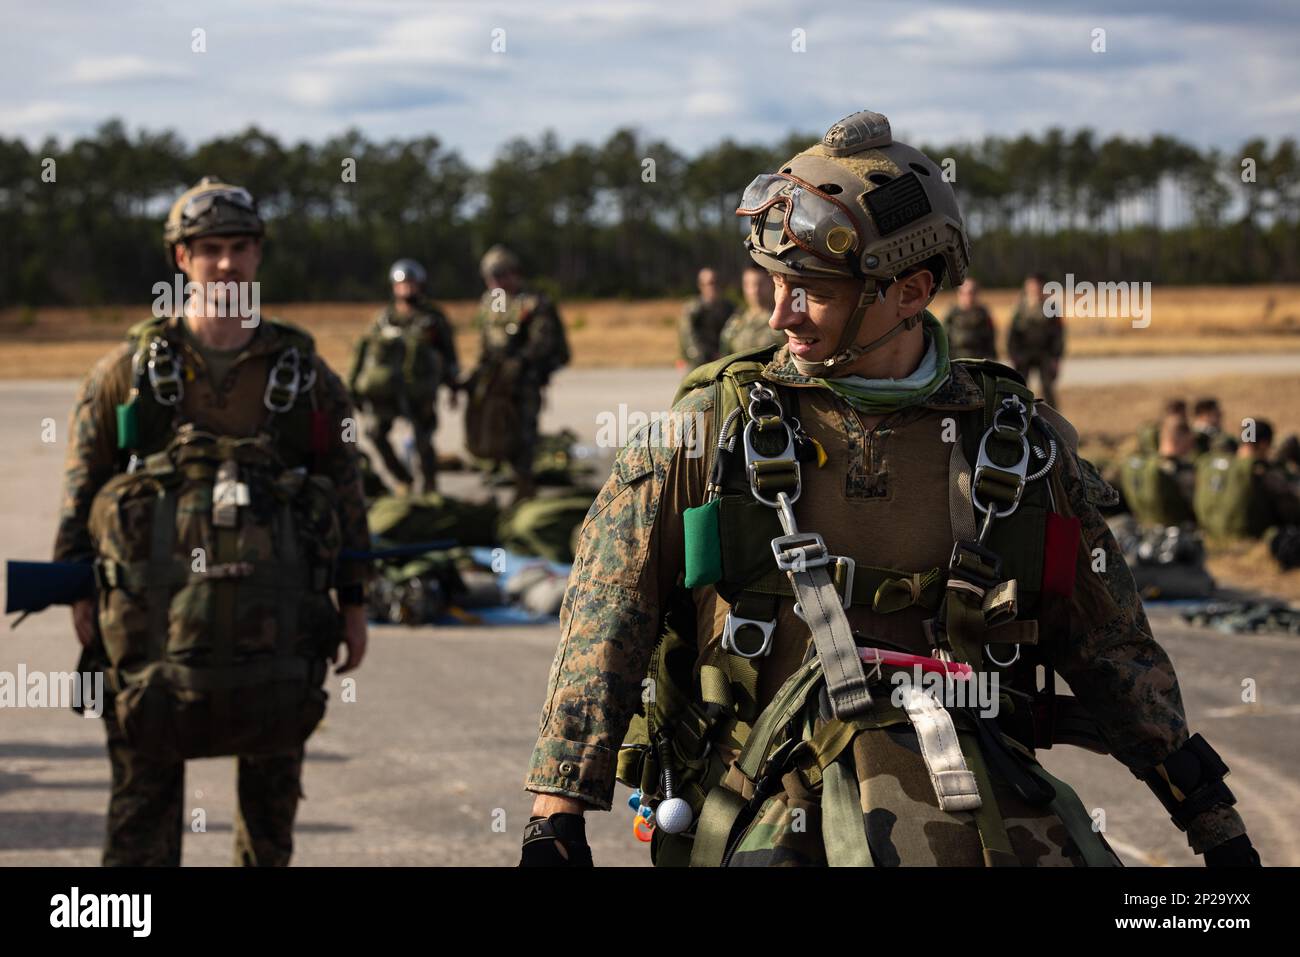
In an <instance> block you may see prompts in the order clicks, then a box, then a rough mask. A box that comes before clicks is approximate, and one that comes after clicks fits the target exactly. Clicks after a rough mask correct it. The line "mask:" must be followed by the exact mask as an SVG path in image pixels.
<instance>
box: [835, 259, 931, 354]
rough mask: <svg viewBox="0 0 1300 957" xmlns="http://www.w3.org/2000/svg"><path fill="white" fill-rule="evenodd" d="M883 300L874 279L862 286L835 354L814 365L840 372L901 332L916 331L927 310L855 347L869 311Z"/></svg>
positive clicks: (907, 318) (899, 322)
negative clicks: (874, 304)
mask: <svg viewBox="0 0 1300 957" xmlns="http://www.w3.org/2000/svg"><path fill="white" fill-rule="evenodd" d="M879 298H881V293H880V289H879V287H878V286H877V285H876V282H875V280H874V279H867V280H865V281H864V282H863V284H862V293H861V294H860V295H859V296H858V305H857V307H856V308H855V309H854V310H853V314H852V315H851V316H849V321H848V322H846V323H845V324H844V332H843V333H841V334H840V341H839V343H838V345H837V347H836V350H835V354H834V355H832V356H831V357H830V358H829V359H824V360H822V361H821V362H819V363H812V365H813V366H814V367H815V366H817V365H820V366H823V367H824V368H825V369H826V370H827V371H832V370H838V369H840V368H842V367H844V366H846V365H848V364H849V363H850V362H853V361H854V360H855V359H858V358H859V357H861V356H864V355H866V354H867V353H868V352H872V351H874V350H875V349H879V348H880V347H881V346H883V345H884V344H885V343H887V342H889V341H890V340H891V339H893V338H894V337H895V336H897V335H898V334H899V333H900V332H906V331H907V330H908V329H914V328H916V326H917V325H919V324H920V322H921V318H922V316H923V315H924V313H925V310H924V309H923V310H921V311H920V312H918V313H916V314H915V315H911V316H907V317H906V318H903V319H900V320H898V322H896V323H894V325H893V327H892V328H891V329H890V330H889V331H888V332H886V333H884V334H883V335H880V336H877V337H876V338H875V339H872V340H871V341H870V342H868V343H867V344H866V345H861V346H855V345H853V340H854V339H856V338H857V337H858V332H859V331H860V330H861V329H862V320H863V319H864V318H865V317H866V314H867V310H868V309H870V308H871V305H872V303H874V302H875V301H876V300H878V299H879Z"/></svg>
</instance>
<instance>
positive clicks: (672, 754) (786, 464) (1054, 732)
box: [619, 347, 1104, 864]
mask: <svg viewBox="0 0 1300 957" xmlns="http://www.w3.org/2000/svg"><path fill="white" fill-rule="evenodd" d="M774 351H775V349H774V348H771V347H770V348H768V349H765V350H762V351H761V352H758V353H750V354H742V355H740V356H732V357H728V358H727V359H724V360H720V361H719V362H717V363H713V364H711V365H708V366H704V367H701V368H700V369H698V370H696V372H695V373H692V375H691V376H689V377H688V378H687V380H686V381H685V382H684V383H683V386H682V389H681V391H680V392H679V398H680V397H681V395H683V394H685V392H687V391H689V390H691V389H693V388H703V387H707V388H711V389H712V390H713V393H712V394H713V398H714V421H715V422H717V423H718V426H717V435H716V437H714V441H713V448H714V458H713V460H712V463H711V469H710V478H709V482H708V485H707V489H706V496H707V501H706V502H705V504H703V505H702V506H699V507H696V508H692V509H688V510H687V511H686V513H685V515H684V523H685V537H686V543H687V544H686V548H687V554H686V572H685V586H686V588H685V589H681V590H679V592H678V593H677V594H676V595H675V597H674V600H673V602H672V603H671V606H670V608H669V611H668V625H669V628H668V631H667V633H666V634H665V636H664V638H663V640H662V641H661V643H660V645H659V646H658V648H657V649H656V652H655V654H654V656H653V658H652V662H651V670H650V678H651V684H650V687H652V688H653V689H654V694H653V697H651V698H650V699H648V700H647V701H646V707H645V709H644V711H645V713H644V715H638V716H637V718H635V719H634V721H633V725H632V728H631V731H630V733H629V736H628V739H627V740H626V741H625V744H624V747H623V749H622V751H621V752H620V759H619V771H620V774H619V777H620V779H621V780H623V781H624V783H626V784H628V785H629V786H632V787H634V788H638V789H640V791H641V792H642V794H643V795H645V796H646V798H645V803H647V804H651V803H654V802H655V801H656V800H658V801H659V802H660V805H661V806H662V805H663V804H665V803H666V802H669V801H673V800H674V799H676V801H677V802H679V803H677V804H676V805H674V806H673V808H672V813H670V814H669V815H668V818H669V819H671V822H672V823H671V824H669V825H668V826H664V824H663V823H661V825H660V826H659V827H658V828H656V830H655V841H656V845H657V846H656V853H657V854H660V853H662V854H663V856H664V857H665V858H667V859H668V862H669V863H685V857H683V855H685V856H687V857H689V858H690V861H691V863H713V864H716V863H721V862H722V861H723V860H725V859H726V857H727V855H728V853H729V851H728V849H729V848H734V846H735V845H734V842H733V841H732V838H733V837H737V836H738V834H739V831H738V827H739V825H738V822H739V821H741V820H742V819H744V818H745V817H746V815H748V816H749V818H751V819H752V817H753V815H754V814H756V813H757V811H758V809H759V807H760V806H761V804H762V801H763V799H764V798H766V797H769V796H770V795H771V794H772V788H774V787H777V786H778V782H779V781H780V778H781V776H782V775H783V774H785V773H787V772H788V771H790V770H791V768H792V767H793V765H792V764H791V763H790V762H791V760H792V758H791V756H792V755H794V754H796V753H799V754H801V755H802V756H803V758H807V757H808V755H809V753H810V752H809V749H810V748H811V749H812V752H817V753H819V754H820V759H819V760H822V761H823V762H824V763H827V764H829V763H833V762H834V761H835V760H837V759H838V757H839V756H840V755H841V754H842V753H843V752H844V748H845V747H846V746H847V745H848V744H849V743H850V742H851V741H852V739H853V737H854V736H855V734H856V733H857V732H858V731H862V730H866V729H867V728H868V727H871V728H879V727H883V726H885V725H886V724H889V723H892V722H894V721H895V720H899V721H911V722H912V724H913V725H914V726H915V727H916V728H917V731H918V734H922V729H923V728H928V729H931V731H932V732H933V734H932V737H934V739H935V740H940V739H942V740H943V741H944V742H945V744H944V746H942V747H938V746H936V751H935V753H934V754H931V755H927V765H928V766H929V767H930V769H931V780H932V782H933V783H934V784H935V787H936V793H937V794H938V795H939V800H940V805H941V807H946V806H951V807H953V808H956V809H961V808H962V807H963V804H965V805H966V806H969V807H975V806H978V804H979V802H980V798H979V791H978V790H976V789H974V782H975V780H976V777H978V776H979V774H982V773H984V771H981V770H980V769H981V768H982V767H983V756H982V755H983V753H984V751H987V750H990V749H992V750H993V751H994V752H995V756H996V758H997V760H998V761H999V764H1000V768H999V770H1002V771H1004V772H1005V776H1006V777H1009V778H1011V779H1013V780H1014V781H1015V782H1017V784H1018V785H1019V786H1020V787H1022V788H1023V790H1024V791H1025V793H1027V794H1030V795H1032V796H1035V797H1037V798H1044V800H1047V801H1050V800H1055V795H1056V792H1054V791H1053V792H1052V797H1050V798H1047V797H1046V794H1047V792H1048V791H1051V790H1052V789H1051V786H1050V785H1046V786H1045V785H1044V783H1043V780H1044V779H1043V778H1042V777H1041V776H1038V775H1036V773H1030V772H1027V771H1025V770H1024V768H1023V767H1022V763H1021V762H1018V761H1017V760H1014V759H1012V758H1011V757H1009V754H1008V748H1007V747H1006V746H1005V744H1004V741H1003V738H1004V735H1003V731H1002V729H1001V728H998V729H996V730H991V729H989V728H984V729H983V730H984V733H985V735H986V736H987V737H988V738H989V740H990V741H991V742H993V744H990V745H989V747H987V748H984V749H977V750H976V752H975V753H974V754H971V753H968V752H969V751H970V749H969V748H968V747H962V748H957V744H958V742H959V737H958V736H957V735H956V733H955V731H954V724H953V719H952V717H951V716H950V715H949V713H948V712H947V711H946V710H945V709H943V708H937V709H930V708H929V707H928V705H927V704H926V702H924V701H921V700H919V699H917V700H916V701H915V702H914V704H915V709H913V708H905V709H902V710H898V709H891V708H890V707H888V702H887V701H882V700H881V699H880V698H879V697H875V696H873V694H872V688H873V687H874V686H875V685H874V684H873V679H875V680H878V679H879V678H880V677H881V673H882V672H881V669H882V666H884V667H888V665H887V663H886V659H888V660H889V661H893V662H895V663H902V662H922V661H924V662H927V663H928V664H927V665H926V667H940V668H955V669H965V670H966V671H967V672H969V671H970V670H971V669H974V670H976V671H979V670H989V669H995V670H997V671H998V672H999V673H1000V676H1001V678H1002V687H1003V691H1004V698H1005V699H1006V700H1005V701H1004V702H1003V707H1002V709H1001V713H1002V714H1003V715H1011V714H1015V717H1014V718H1012V717H1008V719H1007V721H1006V724H1007V725H1008V726H1011V727H1014V730H1015V732H1016V737H1017V739H1018V740H1019V741H1020V742H1022V744H1021V745H1020V750H1021V751H1026V750H1027V749H1031V748H1033V747H1035V746H1041V747H1050V746H1051V745H1052V743H1054V742H1068V743H1079V744H1084V746H1088V747H1091V748H1092V749H1093V750H1104V745H1103V744H1102V743H1101V742H1100V736H1099V735H1098V734H1097V733H1096V732H1095V728H1092V727H1090V726H1089V724H1088V722H1087V721H1086V717H1085V716H1083V715H1082V713H1081V712H1080V711H1079V710H1078V709H1077V708H1070V707H1069V706H1068V705H1066V706H1065V707H1061V705H1062V704H1063V702H1061V701H1059V700H1058V699H1057V698H1056V696H1055V695H1054V693H1053V691H1052V684H1053V676H1052V672H1051V669H1050V665H1048V667H1047V668H1046V670H1045V672H1044V677H1045V680H1044V682H1043V684H1044V686H1043V687H1039V686H1038V672H1039V671H1040V670H1042V669H1041V667H1040V666H1041V665H1043V664H1044V663H1045V659H1043V658H1041V657H1040V656H1039V655H1038V654H1037V653H1036V651H1037V649H1036V645H1037V640H1038V632H1037V621H1036V620H1035V614H1036V612H1037V609H1038V604H1039V598H1040V595H1041V592H1042V588H1043V585H1044V579H1043V575H1044V550H1045V545H1044V538H1045V534H1046V526H1047V524H1048V517H1049V515H1050V514H1051V513H1053V512H1055V507H1054V504H1055V503H1054V502H1053V501H1052V493H1051V489H1050V486H1049V483H1048V482H1047V481H1046V480H1045V479H1046V476H1047V475H1048V474H1049V472H1050V471H1051V469H1052V468H1053V466H1054V465H1055V464H1056V460H1057V457H1058V455H1061V454H1070V453H1069V451H1068V450H1067V449H1065V448H1063V447H1062V446H1063V442H1060V441H1059V440H1058V437H1057V436H1056V434H1055V432H1054V431H1053V430H1052V429H1051V428H1050V427H1049V426H1047V425H1046V424H1044V423H1043V422H1042V421H1041V420H1040V419H1038V418H1036V417H1035V415H1034V411H1033V409H1034V406H1033V395H1032V393H1031V392H1030V391H1029V390H1028V389H1027V388H1026V387H1025V386H1024V383H1023V380H1021V379H1020V377H1019V376H1018V375H1017V374H1016V373H1015V372H1014V371H1012V370H1010V369H1008V368H1007V367H1005V366H1002V365H1000V364H998V363H995V362H992V361H989V360H959V361H956V362H954V366H960V367H963V368H965V369H966V370H967V371H968V372H969V373H970V374H971V375H972V376H973V377H974V378H975V380H976V381H977V382H978V383H979V384H980V385H981V386H982V391H983V395H984V403H983V405H982V407H978V408H973V409H970V410H966V411H962V412H959V413H956V418H957V419H958V421H959V427H960V433H961V436H960V440H959V441H958V442H955V443H954V444H953V450H952V453H951V457H950V480H949V486H950V487H949V495H948V497H947V503H948V505H949V509H950V518H951V524H952V532H953V541H954V544H953V550H952V553H951V555H950V558H949V561H948V563H947V565H946V567H935V568H928V569H894V568H885V567H873V566H865V565H862V564H860V563H855V562H854V561H853V560H852V559H850V558H848V557H845V556H834V555H830V554H829V553H828V551H827V548H826V545H825V543H824V541H823V540H822V538H821V536H820V535H819V534H817V533H815V532H809V531H804V530H801V529H799V528H798V526H797V523H796V520H795V516H794V510H793V505H794V503H795V502H797V500H798V498H799V495H800V494H801V492H802V487H801V485H802V483H801V469H802V468H804V467H815V465H816V464H817V463H818V462H819V461H820V460H821V458H822V456H823V455H824V452H823V451H822V450H821V449H820V447H819V446H818V445H817V443H816V442H815V441H814V440H813V439H812V438H811V436H808V435H807V434H805V433H804V431H803V429H802V426H801V425H800V424H799V421H798V417H797V404H798V392H799V390H798V389H797V388H782V387H779V386H774V385H773V384H772V383H771V382H769V381H768V380H766V379H764V378H763V376H762V371H763V369H764V367H765V365H766V363H767V361H768V360H769V359H770V357H771V354H772V353H773V352H774ZM972 462H973V463H974V468H973V469H972V467H971V465H970V464H969V463H972ZM1052 517H1053V518H1055V519H1060V516H1052ZM1067 521H1070V522H1073V523H1075V524H1074V525H1073V534H1074V536H1075V537H1074V539H1073V543H1072V546H1071V547H1069V548H1067V549H1066V553H1067V554H1069V555H1070V556H1071V566H1070V572H1071V573H1072V571H1073V565H1072V562H1073V554H1074V548H1077V542H1078V538H1077V536H1078V525H1077V519H1073V520H1067ZM705 585H711V586H713V587H714V588H715V589H716V590H717V592H718V594H719V596H720V597H721V598H722V599H723V600H724V601H726V602H727V603H728V604H729V605H730V611H729V613H728V615H727V617H726V621H725V624H724V627H723V635H722V640H721V642H707V643H704V644H701V643H700V642H699V641H698V640H697V638H698V636H696V635H695V634H694V624H693V621H694V614H695V609H694V606H693V603H692V602H691V600H690V595H689V589H691V588H695V587H701V586H705ZM782 597H793V598H795V600H796V606H795V613H796V615H798V616H799V617H800V618H801V619H802V620H803V621H804V622H805V623H806V624H807V625H808V627H809V629H810V630H811V632H812V638H813V641H812V648H811V649H810V652H809V656H808V658H807V659H806V660H805V666H804V668H802V669H800V670H799V671H798V672H796V674H794V675H792V676H791V677H790V678H789V679H787V681H786V683H785V684H784V685H783V686H782V689H781V691H779V692H778V693H777V696H776V698H775V699H774V700H773V701H772V702H770V703H769V704H768V705H767V707H766V708H763V709H761V710H760V709H759V707H758V694H757V688H758V675H759V672H760V669H761V668H762V666H763V661H764V659H765V658H766V657H767V656H768V654H769V653H770V650H771V647H772V641H773V635H774V631H775V628H776V619H777V602H778V600H779V599H780V598H782ZM853 605H864V606H867V607H870V608H871V609H872V610H873V611H874V612H876V613H878V614H890V613H893V612H896V611H900V610H902V609H904V608H910V607H914V606H919V607H921V608H923V609H924V610H925V611H926V612H929V613H932V617H931V618H929V619H928V620H927V623H926V632H927V637H928V639H929V641H930V644H931V646H932V655H933V657H932V658H922V657H918V656H914V655H907V654H903V655H902V657H901V658H900V657H898V654H899V652H900V649H891V648H886V647H872V646H873V645H879V644H880V643H879V642H878V641H873V640H872V639H870V637H869V636H861V635H857V634H854V633H853V632H852V630H851V628H850V626H849V623H848V621H847V618H846V617H845V615H844V610H845V609H847V608H850V607H852V606H853ZM701 647H704V648H707V649H710V650H709V651H707V652H706V653H705V654H704V656H703V657H702V658H701V660H700V661H699V671H698V684H697V683H696V680H695V675H694V674H693V665H694V664H695V659H696V656H697V654H698V652H699V649H700V648H701ZM864 661H865V662H866V663H868V664H869V665H871V666H872V675H871V676H868V674H867V670H866V669H865V668H864ZM877 694H878V689H877ZM921 697H925V696H921ZM927 700H928V699H927ZM1068 700H1072V699H1068ZM809 709H811V710H809ZM814 713H815V714H816V716H817V717H816V719H815V720H814V717H813V714H814ZM882 716H883V717H882ZM882 722H883V723H882ZM819 729H820V730H819ZM826 729H830V730H826ZM818 734H820V735H821V739H818V740H819V742H820V743H816V744H814V743H813V738H814V736H816V735H818ZM828 735H829V736H831V737H834V748H833V753H832V750H828V748H831V744H830V743H829V742H828V741H827V740H823V739H826V738H827V736H828ZM994 744H996V747H995V746H994ZM923 748H924V736H923ZM724 754H736V755H737V757H736V760H735V761H734V762H732V763H730V764H727V763H726V762H725V761H724V759H723V757H722V755H724ZM931 758H933V759H934V760H933V761H931V760H930V759H931ZM945 765H951V766H950V767H947V768H946V769H945V767H944V766H945ZM976 765H978V767H976ZM1001 765H1005V767H1001ZM972 767H974V768H975V770H971V769H972ZM948 771H954V772H958V771H959V772H960V773H951V774H949V773H948ZM977 772H978V773H977ZM737 774H739V775H740V777H739V778H737V777H736V775H737ZM816 777H817V779H818V781H819V782H820V771H818V773H817V775H816ZM724 778H727V783H726V784H723V779H724ZM764 782H765V783H764ZM765 788H766V789H767V790H766V793H765V792H764V789H765ZM987 793H988V792H987V791H985V795H986V796H987ZM945 802H948V803H945ZM972 802H973V803H972ZM1073 810H1074V809H1073V808H1071V811H1073ZM1063 813H1064V812H1063ZM658 814H659V812H658V811H656V815H657V816H658ZM859 814H860V812H859ZM994 817H996V815H995V814H994V815H990V813H989V812H985V814H984V815H983V820H984V823H983V824H982V825H981V832H980V833H981V837H982V838H983V837H984V836H985V835H986V832H987V834H988V836H989V840H990V841H993V842H994V844H996V845H997V848H996V853H995V855H994V856H995V857H998V858H999V859H1000V860H1005V859H1006V857H1007V854H1008V853H1009V852H1008V850H1007V845H1006V841H1005V829H1004V828H1001V824H1000V818H999V819H997V820H994V819H993V818H994ZM1073 817H1075V818H1076V819H1077V818H1078V815H1077V814H1074V815H1073ZM1084 818H1085V819H1086V815H1084ZM657 819H658V817H657ZM690 828H693V829H694V837H693V840H687V841H685V842H683V841H682V840H681V839H680V838H679V836H678V835H680V834H682V833H683V832H685V831H687V829H690ZM999 834H1000V836H1001V839H998V835H999ZM701 838H703V840H701ZM674 858H676V860H673V859H674Z"/></svg>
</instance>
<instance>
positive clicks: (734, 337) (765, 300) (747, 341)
mask: <svg viewBox="0 0 1300 957" xmlns="http://www.w3.org/2000/svg"><path fill="white" fill-rule="evenodd" d="M741 289H742V291H743V292H744V294H745V308H744V309H741V310H740V311H739V312H737V313H736V314H735V315H734V316H732V317H731V318H730V319H728V320H727V324H726V325H725V326H723V327H722V337H721V346H720V352H721V354H722V355H724V356H726V355H731V353H733V352H750V351H751V350H754V349H761V348H762V347H763V346H767V345H780V344H784V342H785V333H783V332H778V331H776V330H774V329H773V328H772V327H771V326H770V325H769V324H768V320H769V319H771V318H772V304H773V302H774V301H775V299H774V297H773V293H772V277H771V276H769V275H768V274H767V270H765V269H759V268H758V267H757V266H752V265H751V266H747V267H745V272H744V273H743V275H742V276H741Z"/></svg>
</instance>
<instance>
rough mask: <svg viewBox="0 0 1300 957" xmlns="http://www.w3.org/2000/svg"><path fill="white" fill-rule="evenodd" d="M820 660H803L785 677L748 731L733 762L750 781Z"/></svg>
mask: <svg viewBox="0 0 1300 957" xmlns="http://www.w3.org/2000/svg"><path fill="white" fill-rule="evenodd" d="M821 664H822V663H821V661H819V660H818V659H817V658H813V659H812V660H811V661H808V662H806V663H804V664H803V665H802V666H801V667H800V668H799V670H798V671H796V672H795V673H794V674H792V675H791V676H790V677H789V678H787V679H786V680H785V684H783V685H782V686H781V688H780V690H778V691H777V693H776V696H775V697H774V698H773V699H772V701H771V702H770V703H769V704H768V706H767V707H766V708H764V709H763V713H762V714H761V715H759V718H758V721H757V722H756V723H755V724H754V727H753V728H752V729H751V730H750V732H749V740H748V741H746V743H745V750H744V751H743V752H741V755H740V758H739V759H738V760H737V761H736V767H737V768H738V769H739V770H740V772H741V774H743V775H745V777H746V778H748V779H749V780H751V781H753V780H754V779H755V778H757V777H758V774H759V772H760V771H762V770H763V763H764V762H765V761H766V760H767V755H768V752H769V751H770V750H771V747H772V742H773V740H774V739H775V738H776V735H777V733H778V732H779V731H780V730H781V729H782V728H784V727H785V726H786V725H787V724H789V723H790V719H791V718H793V717H794V716H795V714H796V713H798V711H799V709H800V708H802V707H803V706H804V703H805V702H806V701H807V699H808V692H809V690H810V689H811V688H812V687H813V686H814V685H815V684H816V681H817V678H818V676H819V675H820V673H821V670H822V669H821Z"/></svg>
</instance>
